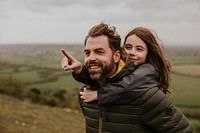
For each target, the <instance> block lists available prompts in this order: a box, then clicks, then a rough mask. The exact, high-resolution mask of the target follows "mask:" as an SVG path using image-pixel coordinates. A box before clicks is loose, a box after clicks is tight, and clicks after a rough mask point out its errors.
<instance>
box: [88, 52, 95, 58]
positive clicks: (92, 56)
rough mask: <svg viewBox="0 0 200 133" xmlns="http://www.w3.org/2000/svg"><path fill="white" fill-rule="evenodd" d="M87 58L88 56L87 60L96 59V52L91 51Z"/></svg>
mask: <svg viewBox="0 0 200 133" xmlns="http://www.w3.org/2000/svg"><path fill="white" fill-rule="evenodd" d="M88 58H89V60H96V58H97V57H96V54H95V53H94V52H91V53H90V56H89V57H88Z"/></svg>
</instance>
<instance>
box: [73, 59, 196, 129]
mask: <svg viewBox="0 0 200 133" xmlns="http://www.w3.org/2000/svg"><path fill="white" fill-rule="evenodd" d="M132 69H133V66H131V65H126V66H125V67H124V68H123V69H122V70H121V71H120V72H119V73H118V74H117V75H115V76H114V77H112V78H111V79H110V80H109V81H108V83H107V84H106V85H104V86H102V87H100V86H99V85H98V84H97V83H96V82H95V81H92V80H91V79H89V78H83V77H82V76H83V75H84V76H85V74H86V73H85V72H82V73H81V74H80V75H76V76H75V75H74V77H75V79H77V80H78V81H84V83H87V84H90V85H92V86H94V87H95V88H96V89H98V93H99V99H98V102H99V103H98V102H92V103H84V102H83V101H82V100H80V105H81V107H82V109H83V113H84V116H85V120H86V132H87V133H99V132H102V133H147V132H148V133H155V132H163V133H165V132H167V133H192V132H193V129H192V127H191V125H190V123H189V121H188V120H187V118H186V117H185V116H184V115H183V114H182V113H181V112H180V111H179V110H178V109H177V108H176V107H175V105H173V104H172V103H171V102H170V100H169V99H168V97H167V96H166V95H165V94H164V93H163V92H162V90H160V89H159V88H158V87H157V86H158V73H157V72H156V71H155V69H154V68H153V66H152V65H151V64H149V63H145V64H142V65H140V66H139V67H138V68H137V69H136V70H135V71H133V70H132ZM127 70H128V71H127ZM81 75H82V76H81ZM122 75H123V76H122Z"/></svg>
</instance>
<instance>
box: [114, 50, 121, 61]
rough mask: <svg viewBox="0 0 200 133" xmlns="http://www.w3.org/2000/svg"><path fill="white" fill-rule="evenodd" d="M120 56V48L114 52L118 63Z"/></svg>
mask: <svg viewBox="0 0 200 133" xmlns="http://www.w3.org/2000/svg"><path fill="white" fill-rule="evenodd" d="M120 57H121V52H120V51H119V50H117V51H116V52H115V53H114V57H113V59H114V62H115V63H118V62H119V60H120Z"/></svg>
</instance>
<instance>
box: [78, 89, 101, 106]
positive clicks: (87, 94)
mask: <svg viewBox="0 0 200 133" xmlns="http://www.w3.org/2000/svg"><path fill="white" fill-rule="evenodd" d="M80 95H81V96H80V98H81V99H82V100H83V102H87V103H88V102H93V101H96V100H97V90H88V89H86V88H84V89H83V92H80Z"/></svg>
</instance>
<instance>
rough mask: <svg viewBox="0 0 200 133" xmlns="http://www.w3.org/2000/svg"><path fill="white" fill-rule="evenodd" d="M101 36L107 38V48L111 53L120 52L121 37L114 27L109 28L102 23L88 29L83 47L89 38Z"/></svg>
mask: <svg viewBox="0 0 200 133" xmlns="http://www.w3.org/2000/svg"><path fill="white" fill-rule="evenodd" d="M101 35H105V36H107V37H108V43H109V47H110V48H111V49H112V51H117V50H119V51H121V48H120V47H121V46H120V45H121V37H120V35H119V34H118V33H117V31H116V28H115V27H114V26H109V25H108V24H105V23H103V22H101V23H100V24H98V25H95V26H93V27H92V28H91V29H90V31H89V32H88V35H87V36H86V37H85V41H84V46H85V45H86V42H87V40H88V38H89V37H97V36H101Z"/></svg>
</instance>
